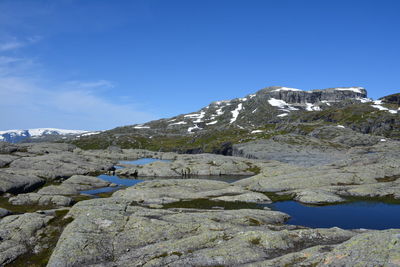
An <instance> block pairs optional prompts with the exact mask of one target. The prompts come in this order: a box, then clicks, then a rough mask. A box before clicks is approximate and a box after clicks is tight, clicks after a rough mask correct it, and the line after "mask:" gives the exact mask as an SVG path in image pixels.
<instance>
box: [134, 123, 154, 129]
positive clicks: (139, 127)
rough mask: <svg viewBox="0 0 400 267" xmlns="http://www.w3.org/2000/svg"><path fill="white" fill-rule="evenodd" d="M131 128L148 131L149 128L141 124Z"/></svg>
mask: <svg viewBox="0 0 400 267" xmlns="http://www.w3.org/2000/svg"><path fill="white" fill-rule="evenodd" d="M133 128H135V129H149V128H150V127H149V126H144V125H143V124H139V125H136V126H134V127H133Z"/></svg>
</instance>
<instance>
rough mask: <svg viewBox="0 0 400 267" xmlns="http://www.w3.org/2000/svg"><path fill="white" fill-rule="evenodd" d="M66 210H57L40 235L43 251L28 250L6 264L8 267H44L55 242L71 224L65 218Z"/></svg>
mask: <svg viewBox="0 0 400 267" xmlns="http://www.w3.org/2000/svg"><path fill="white" fill-rule="evenodd" d="M68 211H69V210H68V209H65V210H57V211H56V212H55V217H54V218H53V219H51V220H50V222H49V224H48V225H47V226H46V231H45V232H44V233H42V234H40V241H39V242H40V243H41V246H42V247H43V249H42V250H41V251H40V252H39V253H34V252H32V251H33V248H30V249H29V251H30V252H28V253H26V254H24V255H21V256H20V257H18V258H17V259H16V260H15V261H13V262H12V263H10V264H8V265H7V266H9V267H17V266H18V267H19V266H28V267H45V266H47V263H48V261H49V259H50V256H51V254H52V253H53V250H54V248H55V247H56V244H57V241H58V239H59V237H60V235H61V233H62V231H63V230H64V228H65V227H66V226H67V225H68V224H69V223H71V222H72V220H73V219H72V218H65V215H66V214H67V213H68Z"/></svg>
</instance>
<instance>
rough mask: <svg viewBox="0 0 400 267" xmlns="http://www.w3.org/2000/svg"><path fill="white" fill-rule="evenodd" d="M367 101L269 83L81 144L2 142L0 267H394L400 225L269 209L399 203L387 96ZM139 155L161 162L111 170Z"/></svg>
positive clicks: (357, 95)
mask: <svg viewBox="0 0 400 267" xmlns="http://www.w3.org/2000/svg"><path fill="white" fill-rule="evenodd" d="M366 97H367V95H366V91H365V90H364V89H362V88H358V87H351V88H333V89H327V90H313V91H309V92H305V91H300V90H296V89H291V88H284V87H270V88H266V89H263V90H261V91H259V92H257V93H256V94H253V95H249V96H247V97H246V98H242V99H235V100H231V101H220V102H215V103H212V104H211V105H210V106H208V107H206V108H205V109H202V110H201V111H199V112H196V113H192V114H187V115H180V116H177V117H174V118H171V119H168V120H174V121H169V122H168V120H160V121H154V122H149V123H147V124H143V125H134V126H127V127H123V128H120V129H114V130H111V131H106V132H103V133H99V134H95V135H91V136H86V137H80V138H78V139H77V140H76V141H75V142H74V143H76V144H77V145H79V147H78V146H76V145H74V144H67V143H26V144H10V143H6V142H0V194H1V196H0V266H399V265H400V229H387V230H374V229H360V228H357V229H340V228H337V227H334V228H308V227H304V226H299V225H291V224H288V223H287V221H288V220H289V218H290V217H291V214H290V212H289V213H288V214H286V213H284V212H281V211H278V210H275V209H273V206H271V203H272V204H273V203H275V202H277V201H284V200H292V201H297V202H300V203H303V204H306V205H334V204H337V203H351V202H353V201H357V200H360V199H363V200H372V199H373V200H378V201H390V202H391V203H397V205H398V204H400V157H399V156H398V155H399V154H400V141H399V140H398V135H397V131H398V128H397V127H398V117H399V114H398V106H399V102H398V96H397V95H392V96H387V97H384V98H382V99H381V100H379V102H377V101H372V100H369V99H367V98H366ZM281 101H283V102H285V104H284V103H283V102H281ZM278 105H279V106H278ZM239 107H241V108H240V109H239ZM254 109H257V110H258V109H260V110H261V111H260V112H261V113H259V114H258V113H257V111H255V112H254V113H253V111H254ZM203 112H204V114H203ZM348 112H350V113H348ZM219 113H221V114H220V115H218V114H219ZM222 113H223V114H222ZM213 114H214V115H215V114H217V115H215V116H214V117H213V118H212V116H213ZM250 114H251V115H250ZM253 114H254V115H253ZM257 114H258V115H257ZM282 114H287V115H284V116H280V115H282ZM188 115H189V116H188ZM233 119H235V120H233ZM214 120H218V122H217V123H211V124H210V122H213V121H214ZM181 121H183V122H186V124H183V123H180V124H176V125H177V126H176V128H175V126H174V125H172V126H168V124H172V123H178V122H181ZM381 122H382V123H381ZM207 123H208V125H207ZM195 125H196V126H197V128H196V129H193V128H192V129H191V130H190V131H189V128H190V127H195ZM147 127H148V128H147ZM368 127H369V128H368ZM200 128H201V129H200ZM242 128H243V129H242ZM367 128H368V129H367ZM128 141H129V142H128ZM96 142H100V143H99V145H94V144H96ZM92 145H93V147H94V148H99V146H100V147H105V148H104V149H87V148H89V147H91V146H92ZM138 148H146V149H138ZM205 151H207V152H214V154H210V153H203V152H205ZM177 152H190V154H182V153H177ZM140 158H153V159H160V160H162V161H155V162H152V163H149V164H146V165H135V164H133V163H131V162H121V161H123V160H125V161H129V160H135V159H140ZM114 166H115V167H116V169H115V168H114ZM110 171H111V172H113V171H115V173H116V175H118V176H119V177H121V178H126V179H139V180H137V181H138V182H140V183H137V184H136V185H134V186H131V187H122V186H120V185H117V184H114V183H113V182H110V181H105V180H103V179H100V178H99V177H101V176H99V177H97V176H98V175H99V174H105V173H107V172H110ZM215 177H216V178H215ZM98 188H100V189H104V188H105V189H112V190H110V191H111V192H109V193H105V194H98V195H88V194H81V191H86V190H92V189H98ZM106 191H107V190H106ZM371 216H375V215H373V214H371ZM382 220H384V218H382ZM398 228H400V225H399V227H398Z"/></svg>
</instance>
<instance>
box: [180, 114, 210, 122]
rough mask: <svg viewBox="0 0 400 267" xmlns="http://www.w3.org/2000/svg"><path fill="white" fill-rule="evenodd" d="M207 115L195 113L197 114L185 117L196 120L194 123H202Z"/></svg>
mask: <svg viewBox="0 0 400 267" xmlns="http://www.w3.org/2000/svg"><path fill="white" fill-rule="evenodd" d="M205 115H206V112H205V111H201V112H200V113H195V114H189V115H185V116H184V117H185V118H190V119H196V120H195V121H193V122H202V120H201V119H202V118H204V116H205Z"/></svg>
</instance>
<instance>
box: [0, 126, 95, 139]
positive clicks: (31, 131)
mask: <svg viewBox="0 0 400 267" xmlns="http://www.w3.org/2000/svg"><path fill="white" fill-rule="evenodd" d="M87 132H88V131H82V130H65V129H56V128H36V129H27V130H7V131H0V134H1V135H3V134H15V135H26V134H28V135H29V136H31V137H36V136H42V135H46V134H59V135H69V134H82V133H87Z"/></svg>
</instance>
